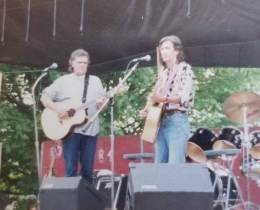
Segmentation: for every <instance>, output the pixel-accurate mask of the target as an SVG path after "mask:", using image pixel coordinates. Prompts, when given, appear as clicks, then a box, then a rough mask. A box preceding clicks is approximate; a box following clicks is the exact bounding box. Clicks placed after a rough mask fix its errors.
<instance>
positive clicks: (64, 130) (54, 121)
mask: <svg viewBox="0 0 260 210" xmlns="http://www.w3.org/2000/svg"><path fill="white" fill-rule="evenodd" d="M78 104H79V103H76V102H73V101H70V100H66V101H63V102H56V105H57V106H58V107H60V110H64V111H66V110H69V109H71V108H74V109H75V110H76V112H75V114H74V115H73V116H72V117H69V118H67V119H63V120H61V119H60V118H59V117H58V115H57V113H56V112H54V111H52V110H51V109H48V108H45V109H44V110H43V112H42V115H41V124H42V129H43V132H44V133H45V135H46V136H47V137H48V138H49V139H51V140H54V141H57V140H60V139H62V138H64V137H65V136H67V135H68V134H69V132H70V131H71V129H72V128H73V127H74V126H77V125H80V124H82V123H84V122H85V121H86V119H87V116H86V113H85V110H84V109H79V110H77V108H78V107H79V105H78Z"/></svg>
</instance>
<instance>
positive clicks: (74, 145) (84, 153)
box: [63, 133, 97, 183]
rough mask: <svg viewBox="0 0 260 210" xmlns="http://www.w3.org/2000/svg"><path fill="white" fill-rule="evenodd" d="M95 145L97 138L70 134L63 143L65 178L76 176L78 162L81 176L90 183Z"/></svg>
mask: <svg viewBox="0 0 260 210" xmlns="http://www.w3.org/2000/svg"><path fill="white" fill-rule="evenodd" d="M96 145H97V136H86V135H82V134H79V133H73V134H71V135H70V136H69V137H68V138H67V139H66V140H65V141H64V143H63V151H64V160H65V172H66V176H69V177H71V176H77V175H78V162H79V161H80V165H81V175H82V177H83V178H85V179H86V180H87V181H89V182H90V183H92V173H93V165H94V159H95V152H96Z"/></svg>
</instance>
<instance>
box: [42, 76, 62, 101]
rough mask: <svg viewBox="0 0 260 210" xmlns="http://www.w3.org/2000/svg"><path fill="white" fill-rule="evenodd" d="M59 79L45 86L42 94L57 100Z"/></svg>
mask: <svg viewBox="0 0 260 210" xmlns="http://www.w3.org/2000/svg"><path fill="white" fill-rule="evenodd" d="M60 81H61V79H60V78H59V79H57V80H55V81H54V82H53V83H52V84H51V85H50V86H48V87H46V88H45V89H44V90H43V91H42V94H46V95H47V96H48V97H50V98H51V99H52V100H53V101H57V100H58V97H59V96H58V94H59V92H60V90H61V84H60Z"/></svg>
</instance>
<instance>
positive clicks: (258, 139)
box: [250, 130, 260, 160]
mask: <svg viewBox="0 0 260 210" xmlns="http://www.w3.org/2000/svg"><path fill="white" fill-rule="evenodd" d="M250 136H251V141H250V142H251V144H252V147H251V148H250V155H251V156H252V158H254V159H256V160H257V159H260V131H259V130H256V131H253V132H251V133H250Z"/></svg>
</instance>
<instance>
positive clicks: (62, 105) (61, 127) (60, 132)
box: [41, 85, 129, 141]
mask: <svg viewBox="0 0 260 210" xmlns="http://www.w3.org/2000/svg"><path fill="white" fill-rule="evenodd" d="M128 88H129V87H128V86H126V85H121V86H120V87H119V88H118V87H116V88H114V89H115V90H116V93H114V92H113V93H114V94H120V93H122V92H125V91H127V90H128ZM110 92H112V91H110ZM110 92H108V93H107V98H110V97H111V93H110ZM93 103H96V101H90V102H87V103H85V104H82V103H81V102H78V101H74V100H70V99H68V100H64V101H62V102H55V105H56V107H57V108H58V109H59V110H64V111H67V110H71V109H73V115H72V116H69V117H68V118H66V119H61V118H60V117H59V116H58V114H57V113H56V112H55V111H53V110H51V109H49V108H45V109H44V110H43V112H42V115H41V125H42V130H43V132H44V134H45V135H46V137H48V138H49V139H51V140H53V141H58V140H61V139H63V138H64V137H66V136H67V135H68V134H69V133H70V131H71V130H72V129H73V128H74V127H75V126H78V125H81V124H83V123H85V122H86V121H88V116H87V115H86V112H85V109H87V108H88V106H90V105H91V104H93Z"/></svg>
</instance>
